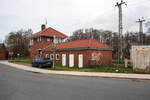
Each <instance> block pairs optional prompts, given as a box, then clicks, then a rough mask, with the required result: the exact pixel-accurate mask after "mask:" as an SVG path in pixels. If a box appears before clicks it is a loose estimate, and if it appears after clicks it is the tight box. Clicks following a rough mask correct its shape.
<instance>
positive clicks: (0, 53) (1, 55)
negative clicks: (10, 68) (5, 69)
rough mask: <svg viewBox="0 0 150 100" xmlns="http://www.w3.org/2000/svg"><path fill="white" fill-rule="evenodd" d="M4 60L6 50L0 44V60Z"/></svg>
mask: <svg viewBox="0 0 150 100" xmlns="http://www.w3.org/2000/svg"><path fill="white" fill-rule="evenodd" d="M5 59H6V48H5V45H4V44H1V43H0V60H5Z"/></svg>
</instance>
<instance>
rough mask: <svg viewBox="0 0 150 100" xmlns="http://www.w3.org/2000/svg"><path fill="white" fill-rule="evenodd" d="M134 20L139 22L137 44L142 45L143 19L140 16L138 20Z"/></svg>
mask: <svg viewBox="0 0 150 100" xmlns="http://www.w3.org/2000/svg"><path fill="white" fill-rule="evenodd" d="M136 22H137V23H139V35H138V44H139V45H143V22H145V19H144V18H141V19H138V21H136Z"/></svg>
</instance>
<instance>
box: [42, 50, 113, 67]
mask: <svg viewBox="0 0 150 100" xmlns="http://www.w3.org/2000/svg"><path fill="white" fill-rule="evenodd" d="M46 54H49V55H51V54H53V53H52V52H44V56H45V55H46ZM56 54H59V56H60V59H59V60H56V58H55V64H61V65H62V54H66V64H67V66H69V54H74V66H78V55H79V54H83V66H84V67H88V61H89V60H92V59H93V56H92V55H93V54H94V55H99V56H98V57H97V59H95V60H96V64H97V65H109V64H111V63H112V51H99V50H70V51H57V52H55V57H56Z"/></svg>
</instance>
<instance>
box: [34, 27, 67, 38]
mask: <svg viewBox="0 0 150 100" xmlns="http://www.w3.org/2000/svg"><path fill="white" fill-rule="evenodd" d="M38 35H47V36H53V35H56V37H64V38H66V37H68V36H67V35H65V34H63V33H61V32H59V31H57V30H55V29H53V28H51V27H49V28H46V29H44V30H42V31H40V32H37V33H34V34H33V35H32V36H31V37H35V36H38Z"/></svg>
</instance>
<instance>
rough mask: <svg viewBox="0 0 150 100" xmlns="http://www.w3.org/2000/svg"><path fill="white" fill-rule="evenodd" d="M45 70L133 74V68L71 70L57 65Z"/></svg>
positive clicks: (75, 68) (76, 68) (74, 68)
mask: <svg viewBox="0 0 150 100" xmlns="http://www.w3.org/2000/svg"><path fill="white" fill-rule="evenodd" d="M44 69H48V70H58V71H81V72H110V73H133V71H132V69H131V68H121V67H96V68H78V67H73V68H70V67H63V66H59V65H56V66H55V67H54V68H44Z"/></svg>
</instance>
